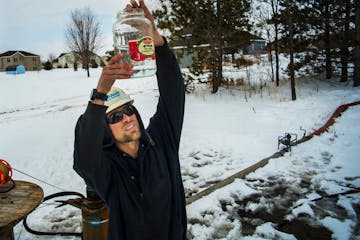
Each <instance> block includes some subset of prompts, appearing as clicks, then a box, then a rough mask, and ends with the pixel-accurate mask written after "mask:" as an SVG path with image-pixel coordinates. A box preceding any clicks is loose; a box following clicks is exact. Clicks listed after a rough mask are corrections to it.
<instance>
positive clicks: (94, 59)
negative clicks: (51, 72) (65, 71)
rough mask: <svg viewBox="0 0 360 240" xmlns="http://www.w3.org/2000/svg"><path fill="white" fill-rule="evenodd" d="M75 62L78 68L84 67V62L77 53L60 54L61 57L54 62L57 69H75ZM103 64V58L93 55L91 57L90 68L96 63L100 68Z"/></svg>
mask: <svg viewBox="0 0 360 240" xmlns="http://www.w3.org/2000/svg"><path fill="white" fill-rule="evenodd" d="M75 62H76V63H77V67H78V68H81V67H82V62H81V61H80V57H79V55H78V54H77V53H76V52H74V51H72V52H68V53H62V54H60V56H59V57H58V58H57V59H55V60H54V61H53V66H54V67H55V68H56V67H57V68H65V67H69V68H74V64H75ZM101 62H102V60H101V57H100V56H98V55H97V54H95V53H93V55H92V56H91V60H90V67H91V65H93V64H94V63H96V64H97V66H100V65H101Z"/></svg>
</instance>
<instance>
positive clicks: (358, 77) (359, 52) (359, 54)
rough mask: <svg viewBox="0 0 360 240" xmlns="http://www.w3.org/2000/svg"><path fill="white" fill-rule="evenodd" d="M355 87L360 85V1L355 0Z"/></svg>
mask: <svg viewBox="0 0 360 240" xmlns="http://www.w3.org/2000/svg"><path fill="white" fill-rule="evenodd" d="M355 2H356V3H355V9H356V13H355V49H354V63H355V64H354V67H355V68H354V87H358V86H360V1H359V0H355Z"/></svg>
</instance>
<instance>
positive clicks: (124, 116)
mask: <svg viewBox="0 0 360 240" xmlns="http://www.w3.org/2000/svg"><path fill="white" fill-rule="evenodd" d="M123 121H124V122H129V121H130V116H128V115H126V114H125V113H123Z"/></svg>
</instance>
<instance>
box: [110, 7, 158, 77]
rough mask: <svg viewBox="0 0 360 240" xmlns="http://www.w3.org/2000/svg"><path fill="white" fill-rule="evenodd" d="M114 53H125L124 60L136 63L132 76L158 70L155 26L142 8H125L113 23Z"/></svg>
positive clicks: (149, 73) (141, 75)
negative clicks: (153, 26)
mask: <svg viewBox="0 0 360 240" xmlns="http://www.w3.org/2000/svg"><path fill="white" fill-rule="evenodd" d="M113 41H114V54H120V53H122V54H124V58H123V60H122V61H125V62H128V63H131V64H133V65H134V68H133V70H134V71H135V73H134V74H133V75H132V78H136V77H145V76H151V75H154V74H155V72H156V60H155V44H154V39H153V28H152V24H151V22H150V20H149V19H147V18H146V17H145V14H144V11H143V9H142V8H132V9H131V10H123V11H120V12H119V13H118V14H117V20H116V22H115V23H114V25H113Z"/></svg>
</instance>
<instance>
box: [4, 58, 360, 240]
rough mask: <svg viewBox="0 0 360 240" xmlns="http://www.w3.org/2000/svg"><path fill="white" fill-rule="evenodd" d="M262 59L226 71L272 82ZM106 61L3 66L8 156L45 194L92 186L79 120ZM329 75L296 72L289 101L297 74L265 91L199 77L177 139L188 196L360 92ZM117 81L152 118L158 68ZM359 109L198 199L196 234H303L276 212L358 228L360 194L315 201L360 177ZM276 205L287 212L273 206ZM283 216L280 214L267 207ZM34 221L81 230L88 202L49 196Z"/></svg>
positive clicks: (341, 234) (192, 209) (24, 238)
mask: <svg viewBox="0 0 360 240" xmlns="http://www.w3.org/2000/svg"><path fill="white" fill-rule="evenodd" d="M260 69H263V67H262V66H261V65H259V66H257V67H256V68H252V69H250V73H249V69H248V70H247V72H243V73H239V72H234V71H233V69H231V71H230V70H229V72H228V73H227V74H228V76H231V74H233V76H234V78H236V79H237V78H244V79H250V78H249V76H251V79H256V81H259V79H260V78H261V79H262V81H260V82H261V83H263V81H266V79H267V78H268V77H266V76H268V75H267V74H265V75H264V76H265V77H263V78H262V77H261V75H260V73H261V74H264V71H265V72H267V73H268V72H269V71H268V70H263V71H260ZM225 70H226V69H225ZM100 71H101V70H100V69H92V70H91V77H90V78H87V77H86V74H85V72H83V71H78V72H74V71H72V70H70V69H56V70H52V71H40V72H27V73H26V74H25V75H18V76H12V75H6V74H5V73H0V89H1V94H0V136H1V138H0V159H5V160H7V161H8V162H10V164H11V165H12V167H13V168H14V173H13V179H15V180H26V181H31V182H34V183H36V184H38V185H40V186H41V187H42V188H43V189H44V192H45V195H49V194H52V193H55V192H58V191H61V190H67V191H78V192H81V193H84V192H85V185H84V182H83V180H82V179H81V178H80V177H79V176H78V175H77V174H76V173H75V172H74V171H73V169H72V161H73V160H72V152H73V141H74V126H75V123H76V120H77V118H78V117H79V115H80V114H82V113H83V111H84V110H85V107H86V104H87V101H88V99H89V94H90V91H91V89H92V88H94V87H95V86H96V82H97V78H98V76H99V75H100ZM241 74H242V75H241ZM320 79H321V78H319V79H313V80H311V81H309V80H308V81H306V80H303V81H301V82H298V83H297V84H298V85H297V98H298V100H297V101H291V100H290V98H291V97H290V86H289V84H288V83H287V84H283V85H282V86H281V87H279V88H275V87H271V85H272V84H273V83H267V86H268V87H267V88H263V90H262V91H261V92H260V91H259V90H257V91H250V90H247V91H245V90H244V89H245V88H243V87H241V86H240V87H225V88H221V89H220V91H219V92H218V93H217V94H211V93H210V90H209V89H208V88H207V87H206V86H205V85H196V88H195V92H194V93H192V94H188V95H187V99H186V109H185V119H184V127H183V134H182V139H181V147H180V159H181V165H182V168H181V170H182V174H183V181H184V187H185V191H186V194H187V196H190V195H194V194H196V193H198V192H200V191H201V190H203V189H205V188H206V187H208V186H210V185H211V184H213V183H214V182H217V181H219V180H222V179H224V178H226V177H228V176H231V175H232V174H234V173H236V172H238V171H240V170H242V169H244V168H246V167H248V166H251V165H252V164H254V163H256V162H258V161H259V160H261V159H263V158H265V157H268V156H270V155H272V154H273V153H274V152H276V151H278V149H277V139H278V136H283V135H284V133H285V132H290V133H295V134H297V136H298V138H301V136H302V135H303V133H304V131H302V130H300V127H301V128H302V129H305V130H306V134H309V133H311V132H313V131H314V130H315V129H318V128H319V127H321V126H322V125H323V124H324V123H325V122H326V121H327V120H328V118H329V116H330V115H331V114H332V112H333V111H334V110H335V109H336V107H337V106H339V105H341V104H344V103H349V102H353V101H357V100H359V99H360V94H359V93H360V89H359V88H353V87H351V86H348V85H346V84H340V83H338V82H337V80H333V81H323V80H320ZM116 85H117V86H119V87H121V88H123V89H124V90H125V91H126V92H128V93H129V94H130V95H131V96H132V97H133V98H134V99H135V103H134V104H135V105H136V106H137V108H138V109H139V111H140V114H141V115H142V118H143V120H144V123H145V125H146V124H147V123H148V120H149V118H150V117H151V116H152V114H153V113H154V111H155V108H156V103H157V97H158V90H157V85H156V80H155V78H154V77H148V78H144V79H129V80H123V81H118V82H117V83H116ZM359 119H360V106H358V107H357V106H355V107H352V108H350V109H349V110H347V111H346V112H345V113H344V114H343V115H342V116H341V118H339V119H337V121H336V123H335V125H334V126H333V127H331V128H330V130H329V131H328V132H327V133H325V134H323V135H321V136H319V137H315V138H313V139H311V140H310V141H308V142H305V143H303V144H301V145H298V146H296V147H294V148H293V149H292V152H291V153H287V154H285V156H284V157H282V158H279V159H273V160H271V161H270V162H269V164H268V165H267V166H265V167H263V168H261V169H258V170H257V171H256V172H254V173H251V174H249V175H248V176H247V178H246V179H244V180H240V179H238V180H236V181H235V182H234V183H232V184H230V185H228V186H227V187H225V188H223V189H220V190H218V191H215V192H213V193H212V194H210V195H209V196H207V197H204V198H202V199H200V200H198V201H196V202H194V203H192V204H190V205H189V206H188V207H187V213H188V219H189V225H188V229H189V234H188V235H189V238H190V239H197V240H202V239H296V235H294V234H293V235H291V231H290V230H286V229H289V228H286V224H283V225H284V226H285V227H284V226H282V227H276V226H275V224H274V223H279V222H276V221H275V220H279V219H280V220H281V221H285V220H288V221H290V220H292V219H302V218H304V216H305V217H306V219H307V220H309V221H310V220H311V221H313V222H316V223H317V224H321V225H322V226H323V227H325V228H324V229H328V230H329V231H330V233H329V234H330V235H329V236H332V237H333V238H334V239H350V238H351V237H353V239H359V236H360V232H359V220H358V219H359V211H360V210H359V206H360V196H359V194H348V195H340V196H337V197H335V198H336V201H335V206H332V207H330V206H329V209H327V208H325V207H324V205H326V204H324V203H322V204H320V201H323V200H320V201H310V200H312V199H314V198H317V197H319V196H323V195H326V194H332V193H338V192H342V191H346V190H348V189H350V188H352V187H357V188H360V172H359V169H360V162H359V160H358V157H357V156H358V154H356V152H358V145H359V141H360V126H359V124H358V122H359ZM19 171H21V172H25V173H27V174H29V175H31V176H34V177H36V178H38V179H41V180H44V182H46V183H48V184H46V183H44V182H43V181H38V180H35V179H33V178H31V177H29V176H26V175H24V174H22V173H20V172H19ZM49 184H51V185H55V186H56V187H57V188H55V187H54V186H51V185H49ZM270 193H272V194H273V195H271V194H270ZM274 193H276V194H274ZM277 194H278V195H277ZM325 202H326V203H327V204H328V205H329V204H330V203H333V202H331V201H326V200H325ZM297 205H298V206H297ZM0 208H1V206H0ZM279 209H281V210H282V211H283V214H282V215H281V216H280V215H279V214H277V215H276V214H275V213H278V212H279V211H280V210H279ZM284 209H285V210H284ZM334 209H338V211H335V210H334ZM339 209H340V210H339ZM339 212H341V214H340V213H339ZM260 213H267V215H268V216H267V217H261V214H260ZM274 215H276V219H272V218H271V217H269V216H274ZM278 215H279V216H278ZM259 216H260V217H259ZM28 222H29V224H30V225H31V227H33V228H34V229H37V230H41V231H57V230H61V231H81V217H80V211H79V210H77V209H75V208H73V207H62V208H57V209H54V207H53V205H51V204H50V205H49V204H41V205H40V207H39V208H38V209H37V210H36V211H35V212H34V213H32V214H31V215H30V217H29V220H28ZM285 222H286V221H285ZM287 225H289V226H291V224H287ZM310 230H313V229H310ZM14 231H15V239H20V240H28V239H40V240H42V239H51V240H60V239H80V238H77V237H61V236H53V237H49V236H48V237H47V236H35V235H32V234H30V233H27V232H26V231H25V230H24V229H23V227H22V224H18V225H17V226H16V227H15V230H14ZM289 231H290V233H289ZM298 239H301V238H298Z"/></svg>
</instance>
